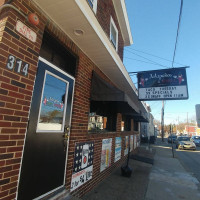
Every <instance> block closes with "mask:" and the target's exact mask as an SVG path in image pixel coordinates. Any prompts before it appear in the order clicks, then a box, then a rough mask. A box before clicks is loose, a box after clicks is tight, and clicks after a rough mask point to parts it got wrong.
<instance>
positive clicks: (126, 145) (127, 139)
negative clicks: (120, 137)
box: [124, 136, 129, 155]
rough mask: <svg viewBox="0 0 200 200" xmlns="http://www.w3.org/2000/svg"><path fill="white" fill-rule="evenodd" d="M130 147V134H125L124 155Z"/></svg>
mask: <svg viewBox="0 0 200 200" xmlns="http://www.w3.org/2000/svg"><path fill="white" fill-rule="evenodd" d="M128 148H129V136H125V140H124V155H127V154H128Z"/></svg>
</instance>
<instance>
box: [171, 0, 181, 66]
mask: <svg viewBox="0 0 200 200" xmlns="http://www.w3.org/2000/svg"><path fill="white" fill-rule="evenodd" d="M182 10H183V0H181V7H180V13H179V20H178V28H177V34H176V42H175V47H174V55H173V60H172V67H173V65H174V59H175V56H176V46H177V42H178V36H179V29H180V24H181V17H182Z"/></svg>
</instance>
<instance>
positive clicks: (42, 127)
mask: <svg viewBox="0 0 200 200" xmlns="http://www.w3.org/2000/svg"><path fill="white" fill-rule="evenodd" d="M67 87H68V84H67V82H65V81H64V80H61V79H59V78H57V77H55V76H54V75H52V74H50V73H49V72H47V73H46V78H45V82H44V85H43V93H42V98H41V105H40V112H39V117H38V124H37V132H46V131H48V132H51V131H52V132H55V131H58V132H59V131H63V128H64V127H63V126H64V125H63V124H64V120H65V110H66V102H65V99H66V91H67Z"/></svg>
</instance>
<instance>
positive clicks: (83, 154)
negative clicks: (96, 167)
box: [70, 142, 94, 191]
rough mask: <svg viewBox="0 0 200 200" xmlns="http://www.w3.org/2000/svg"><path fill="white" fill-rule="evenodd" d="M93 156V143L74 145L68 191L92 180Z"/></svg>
mask: <svg viewBox="0 0 200 200" xmlns="http://www.w3.org/2000/svg"><path fill="white" fill-rule="evenodd" d="M93 156H94V142H82V143H76V146H75V154H74V167H73V173H72V181H71V189H70V191H74V190H75V189H77V188H78V187H80V186H81V185H83V184H84V183H86V182H87V181H89V180H90V179H92V172H93Z"/></svg>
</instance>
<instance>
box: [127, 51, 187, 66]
mask: <svg viewBox="0 0 200 200" xmlns="http://www.w3.org/2000/svg"><path fill="white" fill-rule="evenodd" d="M127 48H129V49H131V50H133V51H137V52H140V53H143V54H146V55H149V56H153V57H155V58H159V59H162V60H165V61H168V62H172V61H171V60H169V59H166V58H162V57H160V56H156V55H153V54H150V53H147V52H144V51H141V50H137V49H134V48H132V47H127ZM125 51H126V48H125ZM174 63H176V64H178V65H182V66H185V65H184V64H181V63H178V62H174Z"/></svg>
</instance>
